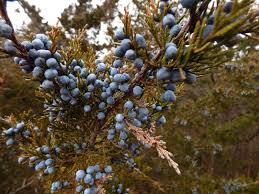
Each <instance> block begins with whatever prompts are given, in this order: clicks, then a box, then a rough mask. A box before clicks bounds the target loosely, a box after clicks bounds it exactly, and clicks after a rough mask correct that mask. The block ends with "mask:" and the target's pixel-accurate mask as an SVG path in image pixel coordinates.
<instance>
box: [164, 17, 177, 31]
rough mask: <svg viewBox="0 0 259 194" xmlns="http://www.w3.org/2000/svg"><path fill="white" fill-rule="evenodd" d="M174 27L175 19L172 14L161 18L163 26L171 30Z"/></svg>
mask: <svg viewBox="0 0 259 194" xmlns="http://www.w3.org/2000/svg"><path fill="white" fill-rule="evenodd" d="M173 25H175V18H174V16H173V15H172V14H167V15H165V16H164V18H163V26H165V27H168V28H171V27H172V26H173Z"/></svg>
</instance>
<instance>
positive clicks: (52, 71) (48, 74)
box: [44, 69, 58, 80]
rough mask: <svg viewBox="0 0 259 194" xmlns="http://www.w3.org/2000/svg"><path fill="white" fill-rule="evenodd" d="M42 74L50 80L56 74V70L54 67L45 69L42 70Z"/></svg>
mask: <svg viewBox="0 0 259 194" xmlns="http://www.w3.org/2000/svg"><path fill="white" fill-rule="evenodd" d="M44 76H45V78H46V79H48V80H52V79H54V78H55V77H57V76H58V72H57V70H56V69H47V70H46V71H45V72H44Z"/></svg>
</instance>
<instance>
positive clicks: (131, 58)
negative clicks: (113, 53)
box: [125, 49, 137, 60]
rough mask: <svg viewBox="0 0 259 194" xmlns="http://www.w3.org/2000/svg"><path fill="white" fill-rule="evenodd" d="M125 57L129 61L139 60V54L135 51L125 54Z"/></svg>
mask: <svg viewBox="0 0 259 194" xmlns="http://www.w3.org/2000/svg"><path fill="white" fill-rule="evenodd" d="M125 57H126V58H127V59H129V60H135V59H136V58H137V54H136V52H135V51H134V50H132V49H130V50H127V52H126V53H125Z"/></svg>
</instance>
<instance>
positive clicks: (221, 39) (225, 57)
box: [0, 0, 258, 194]
mask: <svg viewBox="0 0 259 194" xmlns="http://www.w3.org/2000/svg"><path fill="white" fill-rule="evenodd" d="M5 3H6V1H1V4H0V8H1V15H2V18H3V20H1V23H0V24H1V25H0V35H1V37H3V38H5V39H8V40H6V42H5V43H4V46H3V48H1V52H3V53H5V54H7V55H11V56H15V58H14V61H15V63H17V64H18V65H19V66H20V67H21V69H22V71H23V72H24V73H32V78H31V79H32V80H34V81H38V82H40V87H39V89H38V90H37V97H39V98H40V99H42V102H43V103H44V108H45V114H43V115H42V116H41V117H38V116H37V117H35V116H34V115H33V113H26V114H24V115H23V121H22V122H19V123H17V124H16V123H14V122H15V121H10V125H13V127H11V128H9V129H7V130H5V131H4V132H3V135H4V136H5V137H6V138H7V140H6V144H7V146H14V147H16V148H19V149H22V151H23V153H22V154H21V156H20V157H19V159H18V161H19V162H20V163H27V164H29V165H30V166H31V167H34V168H35V170H36V171H38V172H39V174H41V175H44V176H43V177H44V178H43V179H45V181H46V183H47V184H46V185H47V187H50V191H51V193H54V192H64V193H66V192H68V193H72V192H78V193H85V194H86V193H105V192H106V191H107V192H108V193H111V192H114V193H139V190H138V189H139V186H138V181H140V180H141V181H145V183H146V184H148V183H149V185H153V187H154V189H156V191H158V193H163V192H166V190H165V189H164V188H163V187H162V186H161V185H160V184H159V183H157V182H156V181H154V180H153V179H151V178H150V177H149V176H148V175H146V174H144V173H143V170H144V169H142V168H144V167H145V165H144V164H145V162H144V161H143V160H140V159H141V158H142V156H143V153H145V152H146V150H147V149H151V148H154V150H156V151H157V153H158V156H160V157H161V158H162V159H165V160H166V161H167V163H168V164H169V166H171V167H173V168H174V170H175V172H176V173H177V174H181V171H180V168H179V165H178V164H177V163H176V162H175V161H174V160H175V159H173V154H172V153H171V152H169V151H168V150H167V147H166V145H165V142H164V141H163V140H162V139H161V136H159V128H160V127H161V125H163V124H165V123H166V117H165V112H167V111H168V110H170V108H171V107H172V105H173V104H174V102H175V101H176V98H178V97H179V96H180V95H181V93H182V88H183V86H184V85H185V84H192V83H194V82H195V81H196V79H197V76H198V77H200V76H202V75H204V74H207V73H209V72H213V71H215V69H216V68H217V67H219V66H221V65H222V64H224V63H226V62H227V61H230V60H231V59H232V58H233V56H234V53H235V51H236V50H235V48H234V47H233V45H235V44H238V43H239V42H238V41H235V40H236V38H237V35H238V34H248V33H250V34H253V33H256V32H257V31H258V16H257V15H256V13H255V12H253V10H252V8H251V6H252V3H253V1H250V0H249V1H247V0H245V1H233V2H232V3H228V2H227V3H226V2H225V1H220V0H219V1H217V2H216V3H215V4H212V8H210V9H209V8H208V7H209V4H210V3H211V1H210V0H207V1H206V0H205V1H200V2H199V1H185V0H182V1H180V4H181V6H183V7H184V8H185V9H186V12H185V13H184V15H183V14H182V13H181V12H178V11H177V9H178V8H177V7H176V8H175V7H172V6H173V3H172V2H171V1H161V2H159V3H157V2H154V1H150V2H149V5H147V6H145V18H143V23H142V25H143V26H144V28H145V29H147V30H146V32H145V33H143V32H139V31H136V29H135V28H134V26H132V25H131V16H130V15H129V14H128V12H127V10H125V15H124V16H123V17H122V22H123V24H124V28H122V29H117V30H116V32H115V34H114V37H115V40H116V41H117V44H118V45H119V46H117V47H116V49H115V50H114V52H113V54H111V55H110V56H108V57H107V58H106V59H105V60H104V61H101V60H100V59H96V60H95V55H94V52H93V50H92V49H90V48H89V49H88V50H87V51H88V52H86V53H85V52H83V51H81V50H80V49H81V45H80V44H81V42H82V41H83V40H84V34H85V32H84V30H82V31H79V35H78V37H76V38H73V39H72V40H71V41H70V42H69V45H68V46H67V47H66V48H59V47H58V45H59V44H58V42H59V41H58V38H59V37H60V31H59V29H58V28H53V29H52V30H51V31H50V32H49V33H48V36H46V35H44V34H37V35H36V36H35V38H34V39H32V40H30V41H23V42H21V43H20V41H19V40H17V38H16V36H15V32H14V30H13V28H12V23H11V21H10V20H9V17H8V14H7V12H6V10H5ZM247 13H248V14H247ZM233 41H234V42H233ZM94 61H95V62H94ZM138 161H140V162H138ZM110 165H112V166H110ZM145 168H146V167H145ZM129 171H130V172H131V174H128V176H127V177H126V176H123V175H124V174H125V173H128V172H129ZM113 172H115V173H113ZM129 179H135V180H136V183H135V184H127V183H128V180H129ZM120 181H123V183H126V184H124V185H122V184H120ZM125 185H126V187H125ZM127 187H129V188H127ZM154 189H153V191H154ZM147 192H149V193H150V191H147Z"/></svg>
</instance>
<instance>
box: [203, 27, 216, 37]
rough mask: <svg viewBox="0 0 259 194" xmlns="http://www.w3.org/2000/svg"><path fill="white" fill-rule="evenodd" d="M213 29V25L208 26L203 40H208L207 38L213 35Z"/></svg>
mask: <svg viewBox="0 0 259 194" xmlns="http://www.w3.org/2000/svg"><path fill="white" fill-rule="evenodd" d="M213 28H214V26H213V25H207V26H206V27H205V28H204V31H203V35H202V38H203V39H206V38H207V37H208V36H209V35H210V34H211V32H212V31H213Z"/></svg>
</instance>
